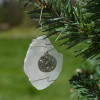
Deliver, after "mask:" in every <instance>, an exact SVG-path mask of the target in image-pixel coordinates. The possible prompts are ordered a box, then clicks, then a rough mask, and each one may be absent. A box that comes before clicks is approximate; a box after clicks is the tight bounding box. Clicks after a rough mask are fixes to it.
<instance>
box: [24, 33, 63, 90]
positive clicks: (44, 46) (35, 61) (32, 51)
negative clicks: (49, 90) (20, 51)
mask: <svg viewBox="0 0 100 100" xmlns="http://www.w3.org/2000/svg"><path fill="white" fill-rule="evenodd" d="M45 37H46V36H45V35H43V36H40V37H38V38H37V39H35V40H33V41H32V43H31V44H30V47H29V49H28V51H27V54H26V57H25V60H24V71H25V73H26V75H27V76H28V78H29V81H30V82H31V83H32V85H33V86H34V87H35V88H36V89H38V90H42V89H45V88H46V87H48V86H49V85H50V84H51V83H53V82H54V81H55V80H56V79H57V77H58V76H59V74H60V72H61V70H62V61H63V56H62V54H60V53H58V52H57V51H56V49H55V48H54V46H53V45H52V44H51V42H50V41H49V39H48V38H46V39H44V38H45Z"/></svg>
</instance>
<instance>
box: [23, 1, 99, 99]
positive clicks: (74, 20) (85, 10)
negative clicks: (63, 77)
mask: <svg viewBox="0 0 100 100" xmlns="http://www.w3.org/2000/svg"><path fill="white" fill-rule="evenodd" d="M23 1H24V0H23ZM27 5H31V6H33V9H32V10H31V11H28V15H29V16H30V18H37V19H39V25H38V27H42V30H43V32H46V33H48V34H47V37H50V36H52V35H56V36H57V38H56V40H55V41H61V42H62V43H61V44H59V45H60V46H63V45H65V46H66V49H70V48H72V47H74V46H76V45H77V44H82V43H85V46H84V47H81V48H80V49H78V50H76V51H75V53H76V57H77V56H81V57H82V58H83V60H86V59H88V60H87V62H88V63H89V64H87V62H86V61H85V62H86V63H85V64H82V65H81V66H80V70H81V71H80V72H78V73H77V75H74V76H73V77H72V78H71V79H70V80H69V82H70V84H71V85H72V88H73V89H74V90H75V93H77V94H78V98H82V97H85V98H87V100H100V88H99V86H100V85H99V84H100V81H99V80H100V65H99V61H100V1H99V0H28V1H25V6H27Z"/></svg>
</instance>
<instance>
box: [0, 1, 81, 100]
mask: <svg viewBox="0 0 100 100" xmlns="http://www.w3.org/2000/svg"><path fill="white" fill-rule="evenodd" d="M25 10H26V9H24V8H23V5H22V4H21V3H18V2H16V1H15V0H0V100H77V98H76V97H74V98H72V92H73V90H72V89H70V85H69V79H70V77H71V76H72V75H74V74H75V70H76V69H77V67H78V65H79V64H80V61H81V59H80V58H75V57H74V56H75V54H74V53H73V51H74V50H75V48H78V47H75V48H73V49H71V50H68V51H66V50H65V47H59V46H58V44H59V42H54V40H55V38H56V36H55V37H51V38H50V40H51V42H52V44H53V45H54V46H55V47H56V49H57V50H58V51H59V52H61V53H63V55H64V60H63V69H62V72H61V74H60V76H59V77H58V79H57V80H56V81H55V82H54V83H53V84H52V85H50V86H49V87H48V88H46V89H45V90H42V91H38V90H36V89H35V88H34V87H33V86H32V85H31V83H30V82H29V81H28V78H27V76H26V75H25V73H24V70H23V64H24V58H25V55H26V52H27V49H28V47H29V44H30V43H31V41H32V39H33V38H36V35H34V34H36V32H37V29H36V28H35V27H36V26H35V24H36V23H37V21H36V20H31V19H29V18H28V17H27V16H26V14H25V12H24V11H25ZM39 34H41V35H42V34H43V33H42V32H41V31H40V32H39Z"/></svg>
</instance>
